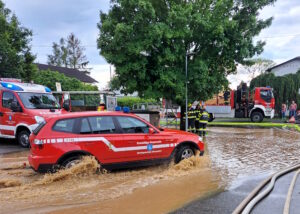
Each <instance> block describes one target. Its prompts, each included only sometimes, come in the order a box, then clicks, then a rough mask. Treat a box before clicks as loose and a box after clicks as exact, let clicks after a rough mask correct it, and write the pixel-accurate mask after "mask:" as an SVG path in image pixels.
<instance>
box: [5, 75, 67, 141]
mask: <svg viewBox="0 0 300 214" xmlns="http://www.w3.org/2000/svg"><path fill="white" fill-rule="evenodd" d="M0 99H1V102H0V103H1V104H0V137H1V138H16V139H17V141H18V143H19V144H20V145H21V146H22V147H28V146H29V135H30V133H31V132H32V130H34V129H35V128H36V127H37V126H38V125H39V124H40V123H42V122H43V121H44V120H45V118H47V117H50V116H51V115H56V114H61V113H63V112H65V110H64V109H61V107H60V105H59V103H58V102H57V100H56V99H55V97H54V96H53V95H52V93H51V90H50V89H49V88H47V87H45V86H42V85H36V84H31V83H22V82H21V80H18V79H8V78H0Z"/></svg>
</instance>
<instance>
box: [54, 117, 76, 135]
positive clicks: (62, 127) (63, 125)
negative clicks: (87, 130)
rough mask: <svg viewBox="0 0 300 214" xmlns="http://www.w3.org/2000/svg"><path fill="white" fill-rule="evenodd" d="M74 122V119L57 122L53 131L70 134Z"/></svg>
mask: <svg viewBox="0 0 300 214" xmlns="http://www.w3.org/2000/svg"><path fill="white" fill-rule="evenodd" d="M75 120H76V119H74V118H72V119H64V120H59V121H57V122H56V123H55V125H54V126H53V130H54V131H58V132H70V133H71V132H73V127H74V124H75Z"/></svg>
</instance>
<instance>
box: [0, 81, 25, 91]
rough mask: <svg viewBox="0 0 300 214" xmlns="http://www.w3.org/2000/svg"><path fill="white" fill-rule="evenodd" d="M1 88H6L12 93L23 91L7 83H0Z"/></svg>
mask: <svg viewBox="0 0 300 214" xmlns="http://www.w3.org/2000/svg"><path fill="white" fill-rule="evenodd" d="M1 85H2V87H4V88H7V89H9V90H13V91H23V89H22V88H21V87H19V86H17V85H15V84H12V83H8V82H2V83H1Z"/></svg>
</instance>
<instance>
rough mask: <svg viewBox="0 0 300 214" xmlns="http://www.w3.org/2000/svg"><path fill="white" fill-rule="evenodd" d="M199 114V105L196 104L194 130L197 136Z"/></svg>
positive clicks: (198, 131)
mask: <svg viewBox="0 0 300 214" xmlns="http://www.w3.org/2000/svg"><path fill="white" fill-rule="evenodd" d="M200 113H201V106H200V103H199V104H197V106H196V109H195V130H196V132H197V133H198V134H199V133H200V131H201V130H200V117H199V114H200Z"/></svg>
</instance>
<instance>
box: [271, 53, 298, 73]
mask: <svg viewBox="0 0 300 214" xmlns="http://www.w3.org/2000/svg"><path fill="white" fill-rule="evenodd" d="M299 70H300V57H295V58H293V59H291V60H288V61H286V62H283V63H281V64H278V65H276V66H274V67H271V68H269V69H268V70H267V72H272V73H273V74H274V75H275V76H284V75H286V74H295V73H297V71H299Z"/></svg>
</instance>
